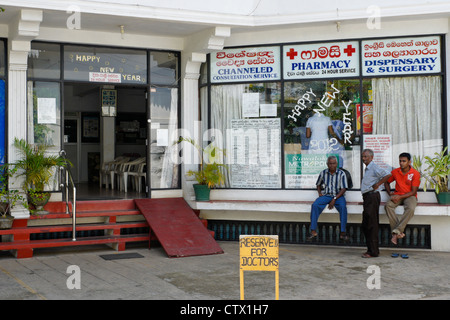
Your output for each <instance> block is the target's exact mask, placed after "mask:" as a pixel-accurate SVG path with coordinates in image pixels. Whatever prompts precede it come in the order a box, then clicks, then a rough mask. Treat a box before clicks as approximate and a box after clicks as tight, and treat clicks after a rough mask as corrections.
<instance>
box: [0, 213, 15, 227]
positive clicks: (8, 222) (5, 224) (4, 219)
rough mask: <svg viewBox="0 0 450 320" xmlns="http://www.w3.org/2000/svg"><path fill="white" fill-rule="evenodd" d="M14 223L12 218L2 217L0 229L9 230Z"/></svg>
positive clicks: (0, 218)
mask: <svg viewBox="0 0 450 320" xmlns="http://www.w3.org/2000/svg"><path fill="white" fill-rule="evenodd" d="M13 222H14V217H11V216H2V217H0V229H11V227H12V224H13Z"/></svg>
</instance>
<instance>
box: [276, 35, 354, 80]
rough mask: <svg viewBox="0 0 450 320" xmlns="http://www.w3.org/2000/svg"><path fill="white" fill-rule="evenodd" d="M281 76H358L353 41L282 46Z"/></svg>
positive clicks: (289, 77)
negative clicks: (282, 73)
mask: <svg viewBox="0 0 450 320" xmlns="http://www.w3.org/2000/svg"><path fill="white" fill-rule="evenodd" d="M283 68H284V70H283V72H284V79H311V78H342V77H355V76H359V45H358V42H357V41H346V42H333V43H315V44H303V45H286V46H284V47H283Z"/></svg>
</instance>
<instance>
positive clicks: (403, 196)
mask: <svg viewBox="0 0 450 320" xmlns="http://www.w3.org/2000/svg"><path fill="white" fill-rule="evenodd" d="M418 190H419V187H411V191H410V192H407V193H404V194H394V195H392V197H391V200H392V201H393V202H395V203H397V202H399V201H400V200H402V199H406V198H409V197H411V196H415V195H416V194H417V191H418Z"/></svg>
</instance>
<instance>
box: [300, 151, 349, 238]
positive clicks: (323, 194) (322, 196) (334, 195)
mask: <svg viewBox="0 0 450 320" xmlns="http://www.w3.org/2000/svg"><path fill="white" fill-rule="evenodd" d="M327 166H328V169H325V170H323V171H322V172H321V173H320V175H319V177H318V178H317V182H316V186H317V192H318V193H319V197H318V198H317V199H316V201H314V203H313V204H312V205H311V234H310V235H309V237H308V238H307V240H308V241H311V240H313V239H315V238H317V232H316V229H317V220H318V219H319V215H320V214H321V213H322V211H323V209H325V206H326V205H328V208H329V209H333V208H334V207H336V209H337V210H338V211H339V217H340V221H341V233H340V239H341V240H345V241H347V240H348V236H347V235H346V232H345V230H346V226H347V202H346V200H345V197H344V193H345V191H346V190H347V188H348V184H347V176H346V174H345V173H344V171H342V170H341V169H338V161H337V158H336V156H329V157H328V159H327ZM322 185H323V187H324V188H323V190H322Z"/></svg>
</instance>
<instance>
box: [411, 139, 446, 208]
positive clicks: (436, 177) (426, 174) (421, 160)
mask: <svg viewBox="0 0 450 320" xmlns="http://www.w3.org/2000/svg"><path fill="white" fill-rule="evenodd" d="M422 165H424V166H425V169H423V168H422ZM413 167H414V169H416V170H417V171H419V173H420V176H421V177H422V178H423V179H424V184H423V190H424V191H427V188H428V186H429V187H430V188H433V189H434V192H435V194H436V198H437V201H438V203H440V204H449V203H450V192H449V189H448V177H449V174H450V155H449V154H447V147H445V148H444V150H442V151H441V152H435V154H434V157H429V156H425V157H416V156H414V157H413Z"/></svg>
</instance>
